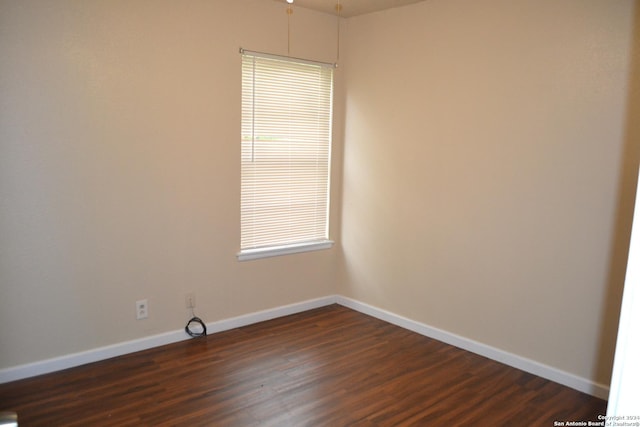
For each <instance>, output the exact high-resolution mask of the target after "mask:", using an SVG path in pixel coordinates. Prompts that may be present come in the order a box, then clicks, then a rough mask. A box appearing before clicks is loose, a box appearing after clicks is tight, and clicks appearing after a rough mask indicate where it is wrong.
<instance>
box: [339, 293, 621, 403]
mask: <svg viewBox="0 0 640 427" xmlns="http://www.w3.org/2000/svg"><path fill="white" fill-rule="evenodd" d="M336 302H337V303H338V304H340V305H343V306H345V307H348V308H351V309H352V310H356V311H359V312H360V313H364V314H368V315H369V316H372V317H375V318H377V319H380V320H384V321H385V322H389V323H391V324H394V325H396V326H400V327H402V328H404V329H408V330H410V331H413V332H416V333H418V334H420V335H424V336H426V337H429V338H433V339H436V340H438V341H442V342H444V343H446V344H450V345H453V346H455V347H458V348H461V349H463V350H467V351H470V352H472V353H475V354H479V355H480V356H484V357H487V358H489V359H492V360H495V361H497V362H500V363H504V364H505V365H508V366H511V367H513V368H517V369H520V370H522V371H525V372H528V373H530V374H534V375H537V376H539V377H542V378H545V379H548V380H550V381H553V382H556V383H559V384H562V385H565V386H567V387H571V388H572V389H574V390H578V391H581V392H583V393H587V394H590V395H592V396H595V397H598V398H600V399H605V400H606V399H607V397H608V396H609V387H608V386H607V385H604V384H599V383H596V382H593V381H591V380H588V379H586V378H582V377H579V376H577V375H574V374H571V373H569V372H565V371H562V370H559V369H556V368H553V367H551V366H548V365H544V364H542V363H539V362H536V361H534V360H531V359H527V358H525V357H522V356H518V355H515V354H513V353H509V352H506V351H504V350H500V349H498V348H495V347H491V346H488V345H486V344H482V343H479V342H477V341H474V340H471V339H469V338H465V337H462V336H460V335H456V334H452V333H451V332H447V331H444V330H442V329H438V328H434V327H432V326H429V325H425V324H424V323H420V322H416V321H414V320H411V319H407V318H406V317H402V316H399V315H397V314H394V313H391V312H389V311H386V310H383V309H381V308H378V307H374V306H371V305H369V304H365V303H362V302H359V301H356V300H354V299H351V298H347V297H343V296H337V297H336Z"/></svg>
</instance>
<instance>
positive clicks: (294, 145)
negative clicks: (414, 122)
mask: <svg viewBox="0 0 640 427" xmlns="http://www.w3.org/2000/svg"><path fill="white" fill-rule="evenodd" d="M332 96H333V66H332V65H329V64H319V63H312V62H309V61H302V60H294V59H290V58H286V57H276V56H271V55H262V54H256V53H253V52H247V51H244V52H243V54H242V154H241V162H242V168H241V169H242V178H241V242H240V248H241V254H242V252H243V251H245V252H246V251H251V250H255V249H261V248H274V247H283V246H284V247H286V246H296V245H298V246H299V245H301V244H305V243H309V244H312V243H317V242H322V241H327V239H328V225H329V224H328V219H329V216H328V212H329V169H330V154H331V153H330V152H331V121H332V104H333V102H332Z"/></svg>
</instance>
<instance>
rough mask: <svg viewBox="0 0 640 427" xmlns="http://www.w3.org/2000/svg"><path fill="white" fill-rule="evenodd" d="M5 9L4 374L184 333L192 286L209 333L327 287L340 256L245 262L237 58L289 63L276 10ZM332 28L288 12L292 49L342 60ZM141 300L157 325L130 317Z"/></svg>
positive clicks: (167, 5) (21, 5)
mask: <svg viewBox="0 0 640 427" xmlns="http://www.w3.org/2000/svg"><path fill="white" fill-rule="evenodd" d="M0 11H1V12H0V58H1V59H0V343H1V344H0V369H1V368H6V367H11V366H16V365H20V364H24V363H28V362H33V361H39V360H43V359H47V358H51V357H55V356H60V355H67V354H71V353H74V352H78V351H82V350H88V349H93V348H96V347H100V346H104V345H108V344H114V343H119V342H122V341H125V340H131V339H136V338H141V337H146V336H149V335H152V334H156V333H160V332H166V331H175V330H179V329H180V328H182V327H184V324H185V323H186V321H187V320H188V318H189V313H188V312H187V310H186V309H185V302H184V294H185V292H190V291H193V292H195V293H196V300H197V305H198V306H197V314H198V315H200V316H201V317H202V318H204V319H205V320H206V321H214V320H219V319H224V318H229V317H232V316H237V315H241V314H246V313H251V312H255V311H258V310H262V309H267V308H272V307H277V306H281V305H286V304H290V303H294V302H300V301H304V300H307V299H311V298H316V297H321V296H326V295H331V294H334V293H335V291H336V288H335V268H334V266H335V265H336V262H335V257H336V254H337V250H336V249H332V250H325V251H321V252H316V253H308V254H301V255H294V256H288V257H280V258H271V259H265V260H260V261H251V262H244V263H239V262H238V261H237V260H236V256H235V255H236V252H237V251H238V249H239V239H240V237H239V235H240V233H239V227H240V224H239V214H240V212H239V210H240V198H239V185H240V180H239V177H240V169H239V168H240V164H239V158H240V151H239V132H240V55H239V53H238V49H239V47H244V48H247V49H252V50H260V51H269V52H274V53H283V54H286V51H287V15H286V13H285V9H284V5H282V4H278V3H276V2H272V1H265V0H233V1H221V0H190V1H175V0H136V1H129V0H109V1H85V0H67V1H64V0H55V1H49V0H40V1H38V0H0ZM335 25H336V21H335V19H334V18H332V17H330V16H328V15H322V14H316V13H311V12H307V11H304V10H300V9H299V10H296V12H295V13H294V16H293V19H292V28H291V31H292V32H291V34H292V43H291V54H292V55H295V56H304V57H308V58H313V59H317V60H323V61H333V60H334V58H335V51H336V48H335V46H336V29H335V28H336V27H335ZM337 79H338V82H339V79H340V75H339V74H338V75H337ZM337 114H338V115H339V116H341V114H340V112H339V111H338V112H337ZM336 144H337V147H339V146H340V141H339V140H336ZM340 152H341V150H340V149H336V153H338V154H339V153H340ZM337 163H339V159H338V162H337ZM334 185H336V186H337V187H338V188H339V186H340V185H339V182H337V183H334ZM337 194H339V193H337ZM333 206H334V208H333V212H334V214H333V216H332V220H333V222H334V223H337V216H336V215H335V213H337V212H338V208H339V206H338V203H337V202H336V203H334V204H333ZM142 298H148V299H149V311H150V315H149V318H148V319H147V320H144V321H136V320H135V309H134V302H135V301H136V300H137V299H142Z"/></svg>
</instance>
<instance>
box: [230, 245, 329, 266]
mask: <svg viewBox="0 0 640 427" xmlns="http://www.w3.org/2000/svg"><path fill="white" fill-rule="evenodd" d="M332 246H333V240H321V241H317V242H308V243H298V244H295V245H284V246H269V247H268V248H259V249H247V250H244V251H241V252H239V253H238V254H237V257H238V261H251V260H253V259H260V258H268V257H274V256H280V255H290V254H297V253H300V252H311V251H319V250H322V249H330V248H331V247H332Z"/></svg>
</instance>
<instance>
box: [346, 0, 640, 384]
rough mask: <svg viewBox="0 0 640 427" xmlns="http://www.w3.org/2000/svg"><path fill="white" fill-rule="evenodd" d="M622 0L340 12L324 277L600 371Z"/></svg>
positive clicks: (629, 99)
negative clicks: (337, 134) (329, 253)
mask: <svg viewBox="0 0 640 427" xmlns="http://www.w3.org/2000/svg"><path fill="white" fill-rule="evenodd" d="M634 5H635V6H636V7H637V4H636V2H634V1H630V0H620V1H611V0H562V1H557V0H535V1H525V0H519V1H513V0H479V1H467V0H446V1H444V0H443V1H440V0H429V1H426V2H423V3H419V4H416V5H413V6H408V7H404V8H398V9H394V10H391V11H387V12H383V13H376V14H371V15H366V16H362V17H358V18H352V19H350V20H349V21H348V22H347V25H348V28H347V31H345V34H346V36H345V37H346V48H345V50H344V52H345V53H344V55H345V58H346V64H345V67H344V69H345V70H346V71H345V87H346V94H345V96H346V100H345V102H346V109H345V114H346V116H345V136H344V138H345V153H344V177H343V203H342V215H343V216H342V238H341V240H342V245H343V251H344V262H343V265H342V274H343V284H344V287H343V289H342V290H341V293H343V294H345V295H346V296H350V297H353V298H355V299H357V300H360V301H363V302H366V303H369V304H372V305H374V306H378V307H380V308H383V309H386V310H389V311H391V312H394V313H396V314H400V315H403V316H406V317H408V318H410V319H413V320H416V321H419V322H424V323H426V324H428V325H431V326H434V327H437V328H441V329H444V330H446V331H448V332H452V333H455V334H459V335H461V336H463V337H466V338H469V339H472V340H475V341H479V342H481V343H484V344H487V345H490V346H493V347H496V348H498V349H502V350H504V351H507V352H511V353H514V354H516V355H519V356H522V357H525V358H528V359H532V360H534V361H537V362H540V363H543V364H546V365H549V366H551V367H554V368H557V369H560V370H563V371H566V372H569V373H573V374H575V375H578V376H580V377H583V378H586V379H589V380H592V381H594V382H597V383H602V384H606V385H608V382H609V378H610V372H611V361H612V355H613V346H614V340H615V333H616V325H617V319H618V317H617V316H618V311H617V310H618V308H619V303H620V290H621V287H622V283H623V276H624V266H625V263H626V251H627V244H628V238H629V226H630V220H631V216H630V214H631V210H632V202H633V197H634V193H633V191H634V186H635V173H636V168H637V160H638V149H637V146H638V144H639V142H638V139H637V138H638V137H639V136H640V134H639V132H638V120H637V115H634V114H637V113H638V102H639V101H638V100H640V94H639V93H638V77H637V76H638V74H639V73H638V71H640V69H639V68H638V62H637V61H638V57H637V54H638V53H637V50H638V46H637V45H633V44H632V43H633V42H632V32H633V17H634V14H635V15H636V16H637V13H638V9H637V8H636V10H635V12H634ZM637 21H638V22H637V23H636V24H640V20H637ZM638 34H639V33H638V32H637V28H636V36H635V38H636V42H635V43H638V42H637V40H640V38H639V37H638ZM632 49H635V50H636V57H635V58H634V59H633V60H634V61H635V63H632V55H631V51H632ZM632 66H634V67H635V68H634V69H633V70H632ZM632 71H634V72H635V76H636V77H634V78H635V80H634V81H631V82H630V79H631V78H632ZM632 89H633V90H634V91H635V92H632ZM634 112H635V113H634Z"/></svg>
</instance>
